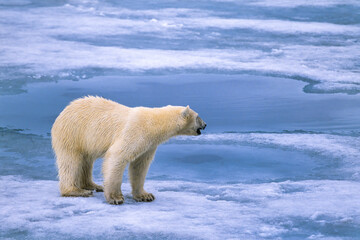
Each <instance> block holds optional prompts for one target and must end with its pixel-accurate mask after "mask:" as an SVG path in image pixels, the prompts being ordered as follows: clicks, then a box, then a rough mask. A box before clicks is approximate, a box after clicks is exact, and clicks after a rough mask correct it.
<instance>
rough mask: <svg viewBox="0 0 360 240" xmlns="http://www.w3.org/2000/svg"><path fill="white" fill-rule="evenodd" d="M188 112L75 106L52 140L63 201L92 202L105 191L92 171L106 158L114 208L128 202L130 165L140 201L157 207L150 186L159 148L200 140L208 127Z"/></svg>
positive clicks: (84, 101) (99, 102) (99, 103)
mask: <svg viewBox="0 0 360 240" xmlns="http://www.w3.org/2000/svg"><path fill="white" fill-rule="evenodd" d="M199 119H200V118H199V117H198V116H197V113H196V112H194V111H193V110H191V109H190V108H189V107H188V106H187V107H180V106H166V107H162V108H146V107H135V108H129V107H126V106H124V105H121V104H118V103H116V102H113V101H110V100H107V99H104V98H100V97H91V96H89V97H84V98H81V99H77V100H75V101H73V102H71V103H70V104H69V105H68V106H67V107H66V108H65V109H64V110H63V111H62V112H61V113H60V115H59V116H58V118H57V119H56V121H55V123H54V125H53V127H52V131H51V135H52V145H53V149H54V152H55V154H56V160H57V167H58V171H59V181H60V192H61V194H62V196H90V195H91V194H92V190H97V191H102V190H103V188H102V187H101V186H99V185H96V184H95V183H94V182H93V180H92V166H93V163H94V161H95V160H96V159H98V158H101V157H104V163H103V175H104V193H105V197H106V200H107V201H108V202H109V203H111V204H121V203H123V201H124V198H123V195H122V192H121V183H122V178H123V172H124V170H125V167H126V166H127V164H128V163H130V166H129V178H130V182H131V186H132V194H133V197H134V199H136V200H138V201H152V200H154V196H153V195H152V194H151V193H147V192H146V191H145V190H144V188H143V187H144V181H145V176H146V173H147V171H148V169H149V166H150V163H151V161H152V159H153V158H154V155H155V151H156V148H157V146H158V145H159V144H161V143H162V142H164V141H167V140H168V139H169V138H171V137H173V136H176V135H197V133H196V129H198V128H203V127H204V126H205V123H204V122H203V121H202V120H201V119H200V120H199Z"/></svg>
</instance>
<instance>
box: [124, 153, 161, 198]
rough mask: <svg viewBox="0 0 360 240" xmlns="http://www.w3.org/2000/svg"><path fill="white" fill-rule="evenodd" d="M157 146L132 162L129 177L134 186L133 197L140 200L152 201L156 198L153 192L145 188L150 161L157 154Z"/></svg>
mask: <svg viewBox="0 0 360 240" xmlns="http://www.w3.org/2000/svg"><path fill="white" fill-rule="evenodd" d="M155 151H156V148H154V149H151V150H149V151H147V152H145V153H144V154H143V155H141V156H140V157H139V158H137V159H136V160H135V161H133V162H131V163H130V166H129V177H130V182H131V187H132V195H133V198H134V199H135V200H136V201H138V202H151V201H153V200H155V197H154V195H153V194H151V193H148V192H146V191H145V190H144V182H145V177H146V174H147V172H148V170H149V167H150V163H151V162H152V160H153V158H154V155H155Z"/></svg>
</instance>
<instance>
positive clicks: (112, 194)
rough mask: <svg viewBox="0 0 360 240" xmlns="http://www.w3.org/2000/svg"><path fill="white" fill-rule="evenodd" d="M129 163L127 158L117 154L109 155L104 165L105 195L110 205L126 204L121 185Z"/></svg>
mask: <svg viewBox="0 0 360 240" xmlns="http://www.w3.org/2000/svg"><path fill="white" fill-rule="evenodd" d="M126 165H127V162H126V161H125V158H123V156H122V155H121V154H120V155H116V154H107V155H106V156H105V160H104V163H103V175H104V194H105V198H106V201H108V203H110V204H116V205H117V204H122V203H124V196H123V194H122V192H121V184H122V179H123V175H124V171H125V168H126Z"/></svg>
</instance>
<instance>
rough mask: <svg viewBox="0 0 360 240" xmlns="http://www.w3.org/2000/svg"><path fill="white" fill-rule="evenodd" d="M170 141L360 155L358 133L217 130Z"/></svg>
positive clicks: (346, 156) (324, 153)
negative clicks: (350, 134) (251, 145)
mask: <svg viewBox="0 0 360 240" xmlns="http://www.w3.org/2000/svg"><path fill="white" fill-rule="evenodd" d="M173 141H180V142H181V141H185V142H186V143H187V144H188V143H191V142H194V143H206V144H246V143H252V144H257V145H261V146H268V147H283V148H292V149H296V150H300V151H301V150H303V151H312V152H316V153H319V154H323V155H332V156H334V157H337V158H348V159H354V158H358V157H360V137H353V136H340V135H331V134H310V133H220V134H204V135H201V136H199V137H196V138H192V137H183V136H181V137H176V138H175V140H173Z"/></svg>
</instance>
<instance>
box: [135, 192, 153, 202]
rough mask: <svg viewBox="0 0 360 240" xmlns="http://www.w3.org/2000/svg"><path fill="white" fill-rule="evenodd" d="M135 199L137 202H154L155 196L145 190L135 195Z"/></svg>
mask: <svg viewBox="0 0 360 240" xmlns="http://www.w3.org/2000/svg"><path fill="white" fill-rule="evenodd" d="M134 199H135V201H137V202H152V201H154V200H155V196H154V195H153V194H152V193H147V192H144V193H142V194H140V195H136V196H134Z"/></svg>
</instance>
